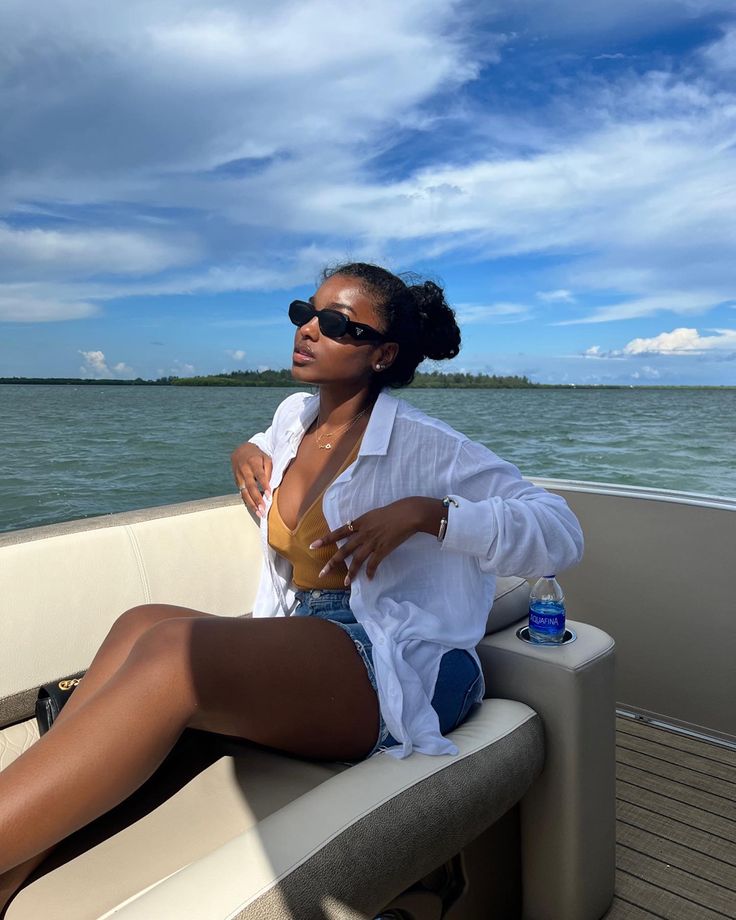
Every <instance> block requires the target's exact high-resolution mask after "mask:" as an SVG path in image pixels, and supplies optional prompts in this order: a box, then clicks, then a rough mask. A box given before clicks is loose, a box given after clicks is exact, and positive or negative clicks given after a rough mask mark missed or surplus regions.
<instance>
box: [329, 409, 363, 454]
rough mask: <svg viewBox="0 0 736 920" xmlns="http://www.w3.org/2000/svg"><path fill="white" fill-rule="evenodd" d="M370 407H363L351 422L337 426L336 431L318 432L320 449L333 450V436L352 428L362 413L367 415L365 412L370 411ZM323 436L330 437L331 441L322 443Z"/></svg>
mask: <svg viewBox="0 0 736 920" xmlns="http://www.w3.org/2000/svg"><path fill="white" fill-rule="evenodd" d="M368 409H369V407H368V406H366V407H365V409H363V411H362V412H359V413H358V414H357V415H356V416H354V417H353V418H351V419H350V421H349V422H346V423H345V424H344V425H341V426H340V427H339V428H336V429H335V430H334V431H328V432H325V433H324V434H318V435H317V438H316V440H317V447H319V449H320V450H332V443H331V442H332V438H334V437H335V435H336V434H339V433H340V432H341V431H347V430H348V429H349V428H352V427H353V425H354V424H355V423H356V422H357V421H358V419H359V418H360V417H361V415H365V414H366V412H367V411H368ZM323 438H330V442H329V443H327V444H323V443H322V439H323Z"/></svg>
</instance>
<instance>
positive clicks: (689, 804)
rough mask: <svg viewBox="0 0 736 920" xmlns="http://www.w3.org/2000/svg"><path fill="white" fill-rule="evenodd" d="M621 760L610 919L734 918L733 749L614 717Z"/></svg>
mask: <svg viewBox="0 0 736 920" xmlns="http://www.w3.org/2000/svg"><path fill="white" fill-rule="evenodd" d="M616 760H617V765H616V768H617V769H616V774H617V782H616V796H617V803H616V804H617V815H616V816H617V822H616V844H617V846H616V897H615V899H614V902H613V904H612V906H611V908H610V910H609V911H608V913H607V914H606V917H605V920H649V918H661V920H723V918H729V920H731V918H736V751H731V750H729V749H727V748H722V747H719V746H716V745H712V744H709V743H708V742H705V741H699V740H697V739H693V738H689V737H685V736H682V735H680V734H677V733H674V732H669V731H667V730H665V729H661V728H655V727H653V726H651V725H648V724H646V723H643V722H640V721H633V720H631V719H627V718H623V717H617V719H616Z"/></svg>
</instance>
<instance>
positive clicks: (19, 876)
mask: <svg viewBox="0 0 736 920" xmlns="http://www.w3.org/2000/svg"><path fill="white" fill-rule="evenodd" d="M50 852H51V850H50V849H49V850H45V851H44V852H43V853H39V854H38V856H34V857H33V858H32V859H29V860H28V862H24V863H21V864H20V865H19V866H16V867H15V868H14V869H10V870H9V871H8V872H4V873H3V874H2V875H0V920H2V918H3V917H4V916H5V910H6V908H7V906H8V904H10V902H11V901H12V900H13V898H14V897H15V895H16V894H17V893H18V890H19V889H20V888H21V886H22V885H23V882H25V880H26V879H27V878H28V876H29V875H30V874H31V872H33V870H34V869H35V868H36V867H37V866H40V865H41V863H42V862H43V861H44V859H46V857H47V856H48V854H49V853H50Z"/></svg>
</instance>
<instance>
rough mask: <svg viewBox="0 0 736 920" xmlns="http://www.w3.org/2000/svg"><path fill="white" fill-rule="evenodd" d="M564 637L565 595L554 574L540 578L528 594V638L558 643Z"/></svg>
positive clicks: (537, 641) (547, 643) (548, 643)
mask: <svg viewBox="0 0 736 920" xmlns="http://www.w3.org/2000/svg"><path fill="white" fill-rule="evenodd" d="M564 637H565V595H564V594H563V593H562V588H561V587H560V586H559V584H558V583H557V579H556V578H555V576H554V575H545V576H544V577H543V578H540V579H539V580H538V581H537V582H536V584H535V585H534V587H533V588H532V593H531V595H530V596H529V638H530V639H531V641H532V642H536V643H537V644H538V645H559V644H560V643H561V642H562V640H563V639H564Z"/></svg>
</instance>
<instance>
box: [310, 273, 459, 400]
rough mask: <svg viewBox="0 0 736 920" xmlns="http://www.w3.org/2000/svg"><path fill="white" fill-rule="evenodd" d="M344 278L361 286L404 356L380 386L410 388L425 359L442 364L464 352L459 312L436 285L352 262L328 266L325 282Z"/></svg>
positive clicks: (382, 376) (383, 376) (380, 378)
mask: <svg viewBox="0 0 736 920" xmlns="http://www.w3.org/2000/svg"><path fill="white" fill-rule="evenodd" d="M335 275H344V276H345V277H347V278H355V279H357V280H358V281H360V282H361V288H362V290H363V291H364V292H365V294H366V295H367V296H369V297H371V298H372V299H373V300H374V306H375V308H376V310H377V312H378V314H379V315H380V316H381V318H382V319H383V320H384V323H385V326H386V332H385V336H386V339H387V341H390V342H396V343H397V344H398V346H399V353H398V355H397V356H396V360H395V361H394V362H393V364H392V365H391V366H390V367H389V368H387V369H386V370H385V371H383V372H382V373H381V374H376V385H377V386H378V387H380V388H383V387H405V386H408V384H410V383H411V382H412V380H413V379H414V374H415V373H416V369H417V367H418V366H419V365H420V364H421V362H422V361H424V359H425V358H431V359H432V360H434V361H441V360H444V359H445V358H454V357H455V356H456V355H457V354H458V353H459V351H460V329H459V328H458V325H457V321H456V319H455V311H454V310H453V309H452V307H450V305H449V304H448V303H447V301H446V300H445V293H444V291H443V289H442V288H441V287H440V286H439V285H438V284H435V282H434V281H420V280H419V278H418V276H416V275H415V274H413V273H409V272H407V273H404V274H402V275H394V274H392V273H391V272H390V271H388V270H387V269H385V268H381V267H380V266H379V265H370V264H369V263H367V262H347V263H345V264H343V265H337V266H331V267H329V268H325V270H324V271H323V272H322V281H327V279H328V278H333V277H334V276H335Z"/></svg>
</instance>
